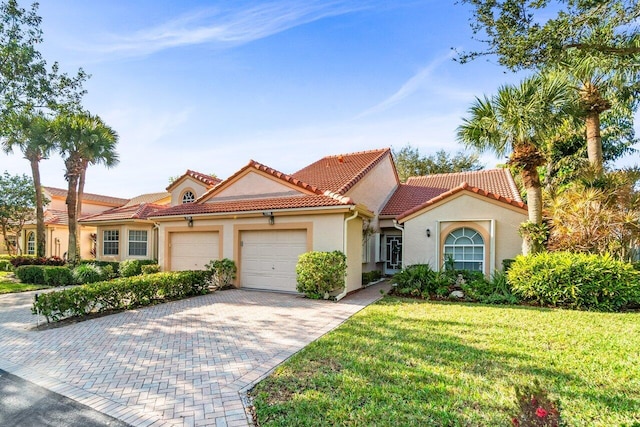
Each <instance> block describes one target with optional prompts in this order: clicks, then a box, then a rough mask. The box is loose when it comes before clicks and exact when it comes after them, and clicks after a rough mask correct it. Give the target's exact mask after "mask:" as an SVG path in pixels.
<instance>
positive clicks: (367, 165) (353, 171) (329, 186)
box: [293, 148, 391, 195]
mask: <svg viewBox="0 0 640 427" xmlns="http://www.w3.org/2000/svg"><path fill="white" fill-rule="evenodd" d="M387 155H389V156H390V155H391V149H389V148H384V149H379V150H369V151H360V152H356V153H349V154H338V155H333V156H326V157H323V158H322V159H320V160H318V161H316V162H314V163H312V164H310V165H308V166H306V167H304V168H302V169H300V170H299V171H297V172H295V173H294V174H293V176H294V177H296V178H298V179H300V180H302V181H304V182H308V183H309V184H311V185H313V186H315V187H317V188H319V189H322V190H327V191H331V192H333V193H336V194H342V195H343V194H345V193H346V192H347V191H349V189H350V188H351V187H353V186H354V185H356V184H357V183H358V181H360V180H361V179H362V177H363V176H365V175H366V174H367V173H368V172H369V171H371V170H372V169H373V168H374V167H375V166H376V165H377V164H378V163H379V162H380V161H382V159H383V158H384V157H385V156H387Z"/></svg>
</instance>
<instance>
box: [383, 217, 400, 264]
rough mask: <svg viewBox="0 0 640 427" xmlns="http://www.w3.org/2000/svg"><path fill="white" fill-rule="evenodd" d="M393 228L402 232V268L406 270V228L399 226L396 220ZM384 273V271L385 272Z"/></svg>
mask: <svg viewBox="0 0 640 427" xmlns="http://www.w3.org/2000/svg"><path fill="white" fill-rule="evenodd" d="M393 227H394V228H396V229H398V230H400V231H402V249H403V250H402V268H404V227H403V226H402V225H400V224H398V220H396V219H394V220H393ZM383 273H384V271H383Z"/></svg>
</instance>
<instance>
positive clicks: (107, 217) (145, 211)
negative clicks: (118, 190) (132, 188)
mask: <svg viewBox="0 0 640 427" xmlns="http://www.w3.org/2000/svg"><path fill="white" fill-rule="evenodd" d="M163 209H167V206H166V205H154V204H152V203H142V204H138V205H129V206H121V207H119V208H115V209H109V210H108V211H104V212H100V213H97V214H93V215H87V216H85V217H83V218H82V219H80V222H85V223H87V222H98V221H121V220H127V219H147V218H148V217H150V216H151V215H154V214H155V213H156V212H159V211H161V210H163Z"/></svg>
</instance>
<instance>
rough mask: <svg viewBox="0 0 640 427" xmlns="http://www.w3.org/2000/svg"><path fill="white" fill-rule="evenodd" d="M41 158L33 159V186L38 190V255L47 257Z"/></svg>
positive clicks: (31, 159)
mask: <svg viewBox="0 0 640 427" xmlns="http://www.w3.org/2000/svg"><path fill="white" fill-rule="evenodd" d="M39 162H40V158H38V157H31V158H30V159H29V163H30V164H31V175H32V176H33V185H34V187H35V190H36V255H37V256H39V257H44V256H46V247H47V232H46V229H45V226H44V196H43V194H42V184H41V182H40V163H39Z"/></svg>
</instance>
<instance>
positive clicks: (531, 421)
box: [511, 380, 560, 427]
mask: <svg viewBox="0 0 640 427" xmlns="http://www.w3.org/2000/svg"><path fill="white" fill-rule="evenodd" d="M516 406H517V408H518V415H517V416H515V417H513V418H512V419H511V424H512V425H513V426H514V427H558V426H559V425H560V411H559V410H558V406H557V405H556V404H555V403H554V402H553V401H552V400H551V399H549V396H548V395H547V392H546V391H545V390H543V389H542V387H541V386H540V382H539V381H538V380H534V381H533V385H532V386H524V387H518V386H516Z"/></svg>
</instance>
